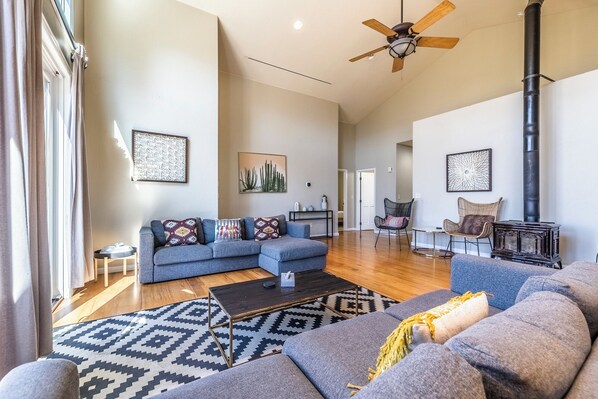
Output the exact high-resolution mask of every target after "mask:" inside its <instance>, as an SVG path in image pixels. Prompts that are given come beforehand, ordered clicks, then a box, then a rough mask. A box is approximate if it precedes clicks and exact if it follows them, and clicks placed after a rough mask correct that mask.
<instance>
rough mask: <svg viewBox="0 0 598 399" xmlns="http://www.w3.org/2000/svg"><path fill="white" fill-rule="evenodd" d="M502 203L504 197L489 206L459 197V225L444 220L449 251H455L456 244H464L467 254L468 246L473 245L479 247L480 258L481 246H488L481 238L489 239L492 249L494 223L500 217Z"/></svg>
mask: <svg viewBox="0 0 598 399" xmlns="http://www.w3.org/2000/svg"><path fill="white" fill-rule="evenodd" d="M501 202H502V197H500V198H499V199H498V201H496V202H492V203H489V204H478V203H475V202H470V201H467V200H466V199H465V198H462V197H459V199H458V200H457V205H458V208H459V223H455V222H453V221H451V220H449V219H444V222H443V227H444V231H445V232H446V234H448V235H449V249H450V250H451V251H452V250H453V243H454V242H463V243H464V246H465V253H467V244H473V245H475V246H476V247H477V249H478V256H480V244H486V243H485V242H480V238H486V239H488V245H490V249H492V242H491V241H490V235H491V234H492V223H493V222H494V221H496V218H497V217H498V208H499V207H500V203H501ZM455 237H460V238H463V241H457V240H456V239H455Z"/></svg>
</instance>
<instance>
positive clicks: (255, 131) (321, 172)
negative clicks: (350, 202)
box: [218, 73, 338, 235]
mask: <svg viewBox="0 0 598 399" xmlns="http://www.w3.org/2000/svg"><path fill="white" fill-rule="evenodd" d="M218 152H219V170H220V173H219V179H220V183H219V187H220V191H219V201H218V203H219V216H220V217H240V216H271V215H276V214H281V213H282V214H285V215H287V216H288V211H289V210H292V209H293V206H294V204H295V201H299V202H300V203H301V205H302V206H309V205H313V206H314V208H315V209H320V201H321V197H322V195H323V194H326V195H327V196H328V207H329V209H333V210H335V211H336V208H337V203H338V198H337V196H338V194H337V189H338V188H337V187H338V175H337V170H338V104H336V103H333V102H330V101H325V100H321V99H318V98H315V97H310V96H306V95H303V94H299V93H295V92H291V91H288V90H283V89H279V88H276V87H272V86H268V85H264V84H261V83H257V82H253V81H250V80H246V79H243V78H241V77H237V76H232V75H229V74H226V73H221V74H220V142H219V151H218ZM239 152H259V153H267V154H281V155H286V156H287V179H288V189H287V192H286V193H249V194H240V193H239V171H238V160H237V157H238V153H239ZM308 181H309V182H311V187H310V188H307V187H306V186H305V183H306V182H308ZM335 214H336V213H335ZM335 220H336V219H335ZM310 223H312V224H313V226H312V234H314V235H318V234H323V233H324V223H323V222H322V221H311V222H310ZM334 230H335V232H336V228H335V229H334Z"/></svg>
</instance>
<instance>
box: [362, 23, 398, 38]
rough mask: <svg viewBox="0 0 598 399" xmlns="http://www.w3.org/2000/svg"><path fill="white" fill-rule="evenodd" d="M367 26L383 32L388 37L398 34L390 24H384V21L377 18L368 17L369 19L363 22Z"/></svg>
mask: <svg viewBox="0 0 598 399" xmlns="http://www.w3.org/2000/svg"><path fill="white" fill-rule="evenodd" d="M362 23H363V24H364V25H365V26H368V27H370V28H372V29H373V30H375V31H378V32H380V33H382V34H383V35H384V36H386V37H392V36H395V35H396V34H397V32H395V31H394V30H392V29H390V28H389V27H388V26H386V25H384V24H383V23H382V22H380V21H378V20H375V19H368V20H367V21H363V22H362Z"/></svg>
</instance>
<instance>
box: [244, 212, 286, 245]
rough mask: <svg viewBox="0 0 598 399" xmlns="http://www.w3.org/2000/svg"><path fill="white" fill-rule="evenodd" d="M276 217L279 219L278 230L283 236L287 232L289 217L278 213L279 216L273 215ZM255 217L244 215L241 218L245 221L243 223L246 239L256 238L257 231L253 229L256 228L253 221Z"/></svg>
mask: <svg viewBox="0 0 598 399" xmlns="http://www.w3.org/2000/svg"><path fill="white" fill-rule="evenodd" d="M271 217H274V218H276V219H278V231H279V234H280V235H281V236H284V235H286V234H287V218H286V216H285V215H277V216H271ZM253 219H254V218H253V217H244V218H242V219H241V220H242V221H243V225H244V230H243V231H244V235H243V238H244V239H245V240H253V239H255V233H254V231H253V229H254V228H255V226H254V223H253Z"/></svg>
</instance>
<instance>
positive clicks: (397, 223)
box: [383, 215, 409, 228]
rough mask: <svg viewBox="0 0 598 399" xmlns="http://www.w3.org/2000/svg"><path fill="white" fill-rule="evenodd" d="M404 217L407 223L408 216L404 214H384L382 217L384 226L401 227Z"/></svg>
mask: <svg viewBox="0 0 598 399" xmlns="http://www.w3.org/2000/svg"><path fill="white" fill-rule="evenodd" d="M405 219H407V223H409V218H408V217H404V216H390V215H388V216H386V219H384V223H383V225H384V226H386V227H397V228H399V227H402V226H403V223H405Z"/></svg>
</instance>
